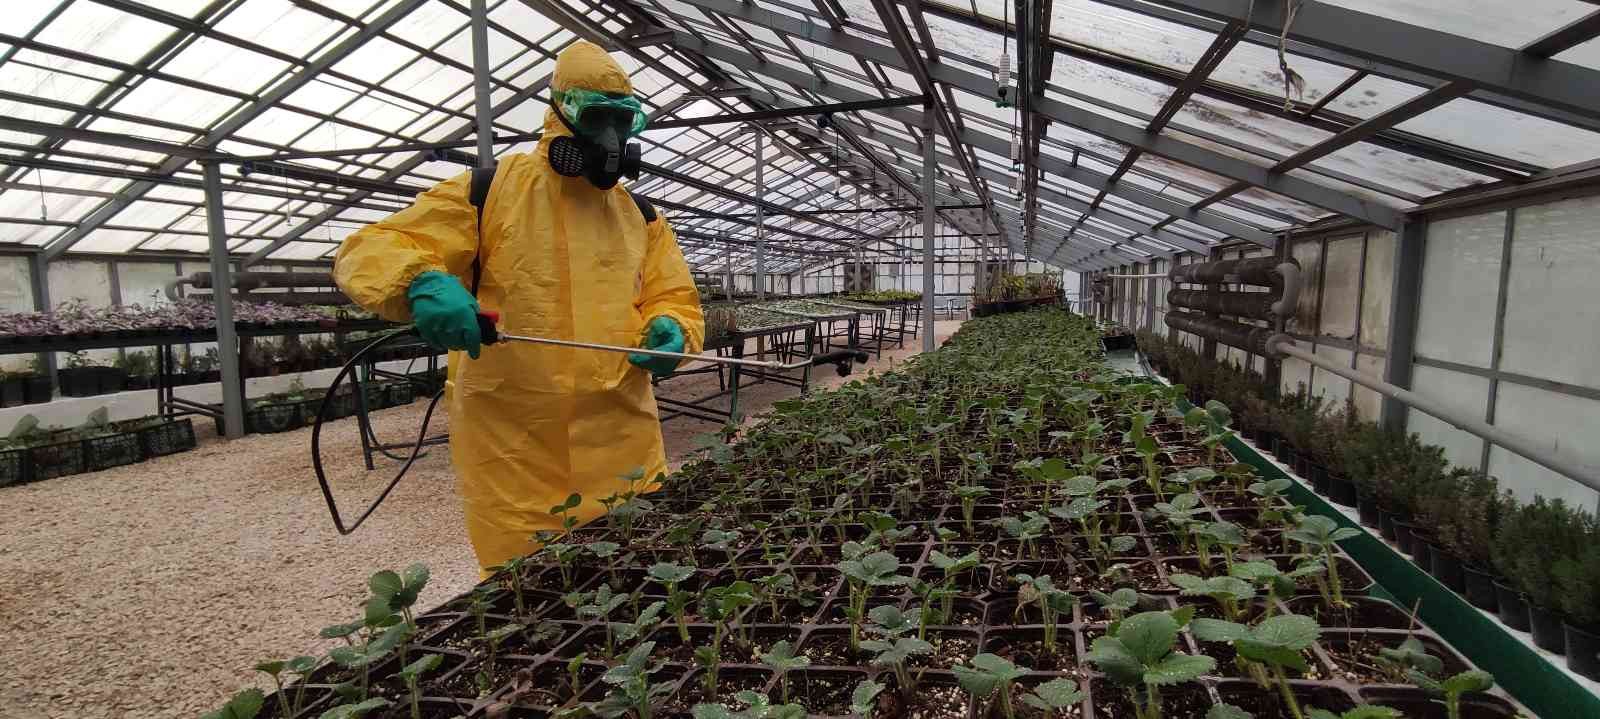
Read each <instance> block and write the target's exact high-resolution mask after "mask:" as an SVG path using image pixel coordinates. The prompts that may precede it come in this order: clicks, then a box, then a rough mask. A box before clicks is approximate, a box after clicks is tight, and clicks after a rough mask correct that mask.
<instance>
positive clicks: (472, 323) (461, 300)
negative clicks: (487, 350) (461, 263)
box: [406, 270, 483, 359]
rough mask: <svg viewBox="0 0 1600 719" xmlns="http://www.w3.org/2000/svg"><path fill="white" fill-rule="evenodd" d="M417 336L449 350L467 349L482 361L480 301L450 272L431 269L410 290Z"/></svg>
mask: <svg viewBox="0 0 1600 719" xmlns="http://www.w3.org/2000/svg"><path fill="white" fill-rule="evenodd" d="M406 297H407V298H408V299H410V300H411V318H412V320H413V321H414V323H415V324H416V327H417V334H418V335H420V336H421V337H422V339H424V340H427V342H428V344H431V345H433V346H435V347H442V348H444V349H449V350H466V352H467V356H468V357H471V358H473V359H477V358H478V350H479V348H480V346H481V344H482V342H483V338H482V337H481V336H480V335H479V333H478V301H477V300H476V299H473V297H472V293H470V292H467V288H465V287H462V286H461V280H458V279H456V276H455V275H452V274H450V273H448V272H439V271H438V270H431V271H428V272H424V273H422V274H420V275H417V277H416V279H414V280H412V281H411V289H409V290H407V291H406Z"/></svg>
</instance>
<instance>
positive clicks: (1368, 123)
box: [1193, 82, 1472, 210]
mask: <svg viewBox="0 0 1600 719" xmlns="http://www.w3.org/2000/svg"><path fill="white" fill-rule="evenodd" d="M1471 91H1472V86H1471V85H1469V84H1467V83H1464V82H1451V83H1446V84H1444V85H1440V86H1439V87H1436V88H1434V89H1432V90H1429V91H1427V92H1425V93H1422V94H1421V95H1418V96H1416V97H1413V98H1411V99H1410V100H1407V101H1405V102H1402V103H1400V104H1399V105H1395V106H1394V107H1391V108H1389V109H1388V110H1385V111H1384V112H1382V113H1379V114H1377V115H1374V116H1372V117H1371V118H1368V119H1367V120H1364V121H1362V122H1361V123H1360V124H1357V125H1354V126H1352V127H1350V128H1349V129H1347V130H1345V131H1343V132H1341V133H1339V134H1337V135H1334V136H1333V137H1330V138H1327V139H1325V140H1323V141H1322V142H1319V143H1317V144H1315V145H1312V146H1310V147H1307V148H1305V149H1304V150H1301V151H1299V152H1297V153H1295V154H1293V155H1291V156H1289V157H1286V158H1284V159H1283V160H1281V161H1279V162H1278V164H1276V165H1273V166H1272V167H1271V168H1268V170H1267V172H1270V173H1272V174H1275V175H1276V174H1282V173H1285V172H1288V171H1290V170H1293V169H1295V168H1297V167H1303V166H1305V165H1308V164H1310V163H1312V162H1316V161H1317V160H1318V159H1319V158H1323V157H1327V156H1328V155H1331V154H1333V153H1335V152H1338V151H1339V150H1342V149H1344V148H1346V147H1349V146H1351V145H1354V144H1356V143H1358V142H1361V141H1362V140H1365V139H1367V138H1369V137H1372V136H1373V135H1376V134H1378V133H1380V132H1383V131H1384V130H1387V129H1389V128H1391V127H1394V126H1395V125H1398V124H1400V123H1402V122H1405V121H1406V120H1409V119H1411V118H1413V117H1416V116H1418V115H1421V114H1422V113H1424V112H1427V111H1429V110H1432V109H1434V108H1436V107H1439V106H1440V105H1443V104H1445V103H1447V102H1450V101H1451V100H1454V99H1456V98H1459V97H1461V96H1463V95H1466V94H1467V93H1468V92H1471ZM1248 188H1249V186H1248V185H1246V184H1244V183H1242V182H1235V183H1233V184H1232V185H1229V186H1227V187H1224V188H1222V189H1221V190H1218V191H1217V192H1216V193H1215V194H1213V195H1211V196H1210V197H1207V198H1205V199H1203V200H1201V201H1199V202H1197V203H1195V205H1194V208H1193V209H1196V210H1198V209H1200V208H1202V207H1205V206H1206V205H1209V204H1211V203H1213V202H1217V201H1219V200H1221V199H1223V198H1225V197H1228V196H1229V195H1232V194H1234V193H1236V192H1243V191H1244V190H1246V189H1248Z"/></svg>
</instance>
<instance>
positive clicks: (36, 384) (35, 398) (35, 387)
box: [22, 375, 54, 404]
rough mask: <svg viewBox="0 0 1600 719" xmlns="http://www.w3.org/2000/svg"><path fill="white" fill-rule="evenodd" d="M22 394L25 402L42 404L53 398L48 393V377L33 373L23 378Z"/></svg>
mask: <svg viewBox="0 0 1600 719" xmlns="http://www.w3.org/2000/svg"><path fill="white" fill-rule="evenodd" d="M22 395H23V400H22V401H23V402H24V403H25V404H44V403H45V402H49V401H50V400H52V399H54V397H52V396H51V393H50V378H49V377H41V376H39V375H34V376H32V377H28V378H26V379H24V380H23V381H22Z"/></svg>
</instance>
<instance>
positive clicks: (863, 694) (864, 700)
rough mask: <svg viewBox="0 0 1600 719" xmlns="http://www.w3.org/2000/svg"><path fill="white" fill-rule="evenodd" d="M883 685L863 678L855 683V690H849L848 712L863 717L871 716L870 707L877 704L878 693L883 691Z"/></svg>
mask: <svg viewBox="0 0 1600 719" xmlns="http://www.w3.org/2000/svg"><path fill="white" fill-rule="evenodd" d="M883 688H884V685H883V684H881V683H879V682H875V681H872V680H871V679H863V680H862V681H861V683H860V684H857V685H856V688H855V691H852V692H850V712H851V713H852V714H859V715H861V716H863V717H868V718H870V717H871V716H872V708H873V707H874V706H875V705H876V704H877V700H878V695H879V694H882V693H883Z"/></svg>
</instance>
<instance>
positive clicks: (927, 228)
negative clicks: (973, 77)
mask: <svg viewBox="0 0 1600 719" xmlns="http://www.w3.org/2000/svg"><path fill="white" fill-rule="evenodd" d="M933 113H934V108H933V106H932V105H928V106H926V107H924V108H923V110H922V351H923V352H932V351H933V291H934V290H933V222H934V215H935V214H936V212H935V210H934V207H936V206H938V204H939V203H938V201H937V199H936V198H935V197H934V194H933V193H934V191H935V189H934V182H933V180H934V174H935V172H936V171H937V170H938V167H939V166H938V164H937V160H936V159H935V156H934V148H935V145H936V144H937V143H935V142H934V141H933V120H934V116H933Z"/></svg>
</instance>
